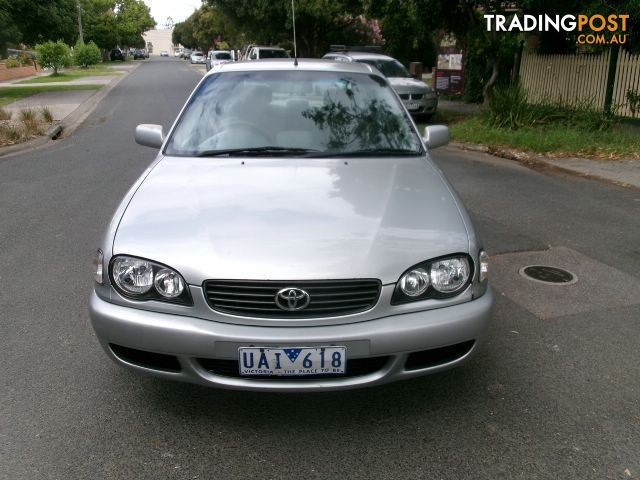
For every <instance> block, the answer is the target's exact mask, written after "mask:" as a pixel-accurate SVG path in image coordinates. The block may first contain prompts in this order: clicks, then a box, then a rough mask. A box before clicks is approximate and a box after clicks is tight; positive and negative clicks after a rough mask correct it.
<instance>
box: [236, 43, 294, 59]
mask: <svg viewBox="0 0 640 480" xmlns="http://www.w3.org/2000/svg"><path fill="white" fill-rule="evenodd" d="M265 58H289V54H288V53H287V51H286V50H285V49H284V48H280V47H263V46H259V45H255V46H252V47H251V48H250V49H249V50H248V51H247V53H246V56H245V58H244V59H245V60H262V59H265Z"/></svg>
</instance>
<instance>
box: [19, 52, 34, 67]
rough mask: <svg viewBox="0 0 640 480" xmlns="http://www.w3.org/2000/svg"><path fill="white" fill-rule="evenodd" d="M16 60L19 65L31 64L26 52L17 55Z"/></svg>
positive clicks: (26, 65)
mask: <svg viewBox="0 0 640 480" xmlns="http://www.w3.org/2000/svg"><path fill="white" fill-rule="evenodd" d="M18 61H19V62H20V65H22V66H23V67H28V66H29V65H32V64H33V61H32V59H31V57H30V56H29V55H27V54H26V53H23V54H22V55H20V56H19V57H18Z"/></svg>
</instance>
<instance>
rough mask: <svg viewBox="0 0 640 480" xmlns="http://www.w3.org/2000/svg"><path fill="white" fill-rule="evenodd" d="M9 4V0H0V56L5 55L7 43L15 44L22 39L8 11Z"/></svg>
mask: <svg viewBox="0 0 640 480" xmlns="http://www.w3.org/2000/svg"><path fill="white" fill-rule="evenodd" d="M10 5H11V2H10V1H9V0H0V58H2V57H5V56H6V48H7V44H9V43H10V42H11V43H14V44H15V43H18V42H19V41H20V40H21V39H22V35H21V33H20V30H18V28H17V27H16V25H15V23H14V22H13V17H12V16H11V12H10V11H9V8H10Z"/></svg>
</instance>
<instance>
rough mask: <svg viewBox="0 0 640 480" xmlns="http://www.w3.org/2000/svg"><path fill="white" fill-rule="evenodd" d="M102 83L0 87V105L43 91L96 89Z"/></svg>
mask: <svg viewBox="0 0 640 480" xmlns="http://www.w3.org/2000/svg"><path fill="white" fill-rule="evenodd" d="M102 87H104V85H98V84H87V85H38V86H33V87H30V86H25V87H0V106H3V105H8V104H10V103H13V102H15V101H17V100H20V99H22V98H25V97H30V96H31V95H36V94H37V93H43V92H68V91H73V90H98V89H100V88H102Z"/></svg>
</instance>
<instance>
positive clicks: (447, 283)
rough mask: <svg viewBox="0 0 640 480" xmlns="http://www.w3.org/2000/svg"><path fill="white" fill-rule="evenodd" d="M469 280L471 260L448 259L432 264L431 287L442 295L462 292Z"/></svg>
mask: <svg viewBox="0 0 640 480" xmlns="http://www.w3.org/2000/svg"><path fill="white" fill-rule="evenodd" d="M467 280H469V260H467V259H466V258H447V259H444V260H438V261H437V262H433V263H432V264H431V285H433V288H435V289H436V290H437V291H438V292H440V293H452V292H455V291H457V290H460V287H462V286H464V285H465V284H466V283H467Z"/></svg>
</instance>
